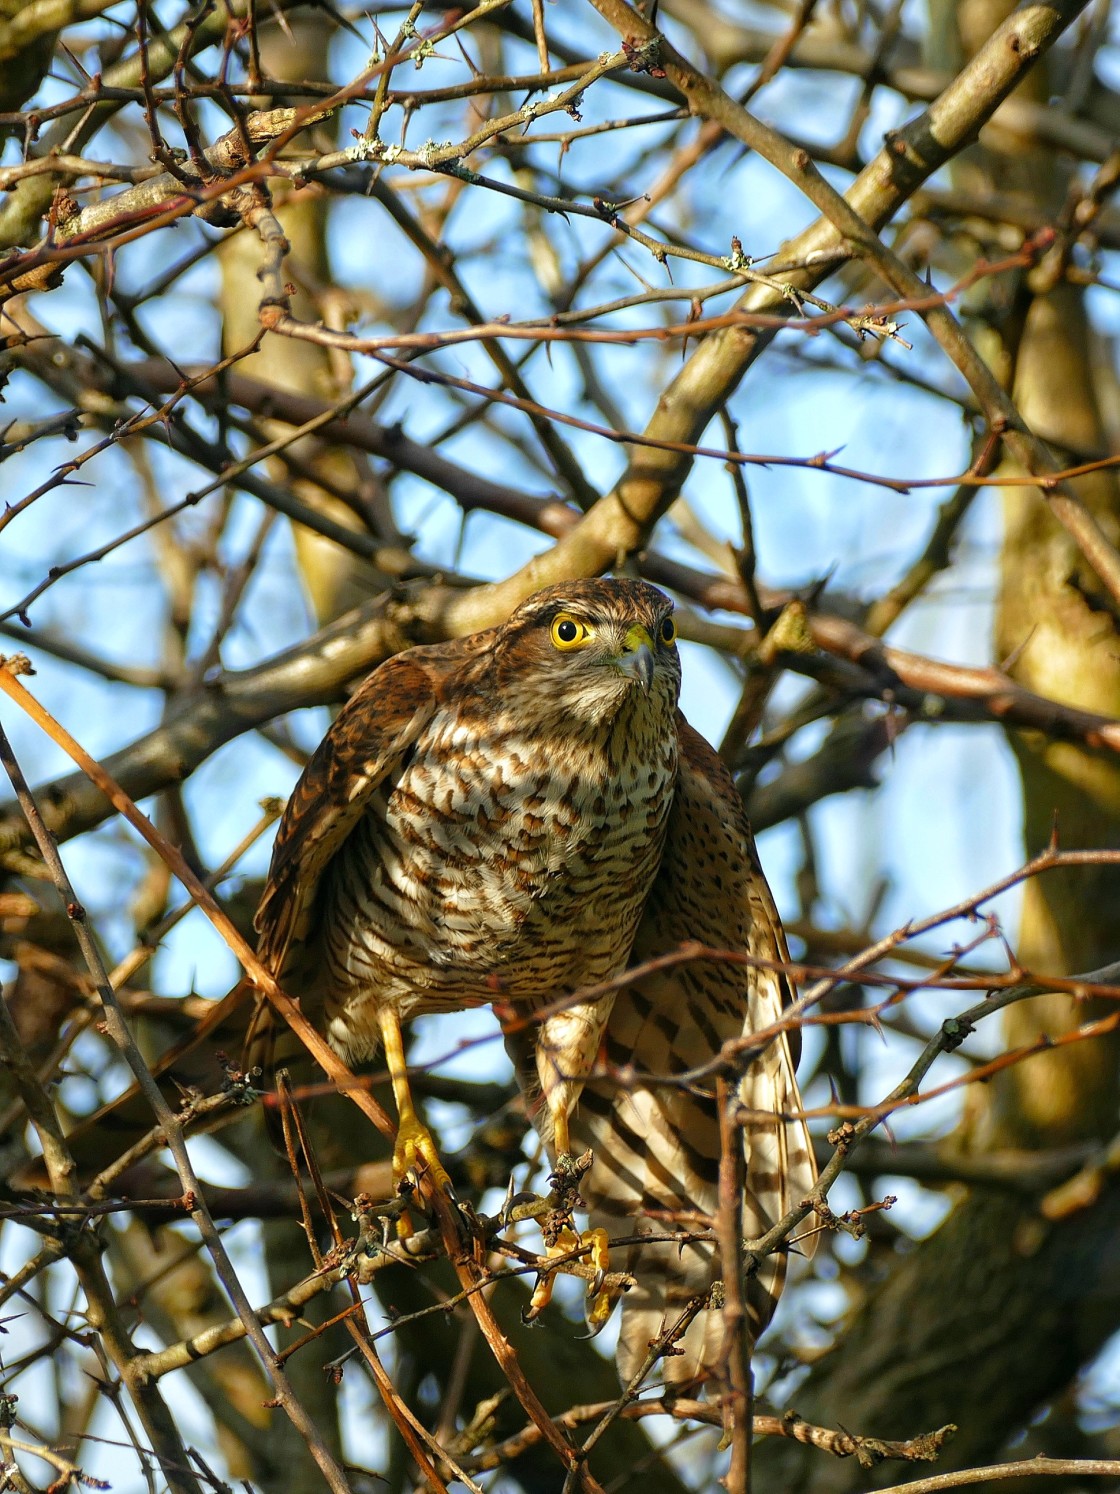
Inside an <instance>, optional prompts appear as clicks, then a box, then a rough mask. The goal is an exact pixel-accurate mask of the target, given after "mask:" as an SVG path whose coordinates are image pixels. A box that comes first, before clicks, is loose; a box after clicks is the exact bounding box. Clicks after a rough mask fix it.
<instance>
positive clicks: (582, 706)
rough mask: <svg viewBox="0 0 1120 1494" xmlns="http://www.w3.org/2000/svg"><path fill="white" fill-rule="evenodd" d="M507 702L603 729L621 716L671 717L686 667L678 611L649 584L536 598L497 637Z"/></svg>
mask: <svg viewBox="0 0 1120 1494" xmlns="http://www.w3.org/2000/svg"><path fill="white" fill-rule="evenodd" d="M498 631H499V639H498V646H497V649H496V650H495V654H496V657H495V666H496V668H497V671H498V673H499V675H500V677H501V685H502V694H503V699H504V700H505V702H506V703H507V704H512V703H513V701H512V698H511V696H512V695H518V696H520V695H521V694H522V692H528V693H529V695H530V696H532V697H533V704H534V705H535V708H536V710H537V711H538V712H539V711H540V710H541V708H542V707H546V708H551V709H550V710H549V714H550V715H551V714H553V713H557V714H559V715H561V716H563V717H566V718H567V719H568V720H570V721H572V723H573V724H575V723H576V722H584V723H586V724H587V725H591V726H594V725H598V724H601V723H605V722H609V721H612V720H613V719H614V718H615V717H616V716H617V715H618V714H619V713H620V712H621V711H623V710H624V709H627V710H628V711H633V712H637V713H638V714H639V715H646V714H649V715H651V716H658V717H662V716H667V715H671V713H672V711H673V709H674V707H675V706H676V703H677V696H678V694H679V693H680V682H681V664H680V656H679V654H678V653H677V644H676V637H677V630H676V625H675V623H674V622H673V604H672V602H671V601H670V600H669V598H668V597H667V596H665V594H664V593H663V592H660V591H658V590H657V588H656V587H655V586H650V585H649V583H648V582H645V581H631V580H629V579H627V578H625V577H619V578H611V579H607V578H603V579H594V580H586V581H566V582H562V583H561V584H560V585H558V586H550V587H547V588H546V589H545V590H544V591H538V592H536V593H535V594H534V595H533V596H531V597H529V598H528V600H526V601H525V602H523V603H522V604H521V606H520V607H518V609H517V611H516V612H514V614H513V615H512V617H510V619H509V621H508V622H507V623H506V624H505V625H504V626H503V627H502V628H500V629H499V630H498Z"/></svg>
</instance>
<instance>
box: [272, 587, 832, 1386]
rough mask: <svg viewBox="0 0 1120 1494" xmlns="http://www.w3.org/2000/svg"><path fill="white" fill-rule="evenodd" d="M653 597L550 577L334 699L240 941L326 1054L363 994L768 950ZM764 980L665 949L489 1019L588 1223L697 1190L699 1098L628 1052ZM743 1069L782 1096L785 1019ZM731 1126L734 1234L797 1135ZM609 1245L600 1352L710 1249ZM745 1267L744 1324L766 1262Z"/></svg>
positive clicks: (790, 1176)
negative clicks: (611, 1292) (647, 974)
mask: <svg viewBox="0 0 1120 1494" xmlns="http://www.w3.org/2000/svg"><path fill="white" fill-rule="evenodd" d="M670 612H671V604H670V603H669V601H668V599H667V598H665V597H664V596H663V595H662V594H661V593H660V592H658V591H657V590H656V589H655V588H653V587H651V586H648V585H646V584H645V583H643V582H637V581H629V580H621V579H620V580H593V581H573V582H569V583H565V584H563V585H561V586H558V587H552V588H549V589H548V590H547V591H544V592H539V593H537V594H536V595H535V596H533V597H530V598H529V599H528V601H527V602H525V603H524V604H523V605H522V606H521V607H520V608H519V609H518V610H517V611H516V612H515V613H514V614H513V616H512V617H511V618H510V619H509V621H508V622H507V623H505V624H503V625H502V626H501V627H498V628H495V629H491V630H489V631H488V632H485V633H480V634H476V635H474V636H473V637H470V638H466V639H461V640H457V641H455V642H453V643H448V644H440V645H436V646H432V647H426V648H417V649H411V650H408V651H407V652H405V653H403V654H400V655H398V656H397V657H396V658H393V659H390V660H389V661H388V662H387V663H385V664H383V665H382V666H381V667H380V668H379V669H377V670H375V671H374V672H373V674H372V675H370V677H369V678H368V679H367V680H366V681H365V683H364V684H363V685H362V687H361V688H360V689H359V690H358V691H357V692H356V694H355V695H354V696H353V698H352V699H351V700H350V702H349V703H348V705H347V706H346V707H345V708H344V710H343V711H342V712H341V713H340V714H339V717H338V719H337V720H336V721H335V723H334V724H333V726H332V727H331V729H330V731H329V732H328V734H327V736H326V738H325V739H324V741H323V743H322V744H321V746H320V747H319V749H318V751H317V752H316V753H315V755H314V757H313V758H312V760H311V762H310V763H309V765H308V767H307V769H306V771H305V772H304V775H303V777H302V778H301V780H300V782H299V784H297V786H296V789H295V791H294V793H293V795H292V798H291V800H290V802H289V805H288V808H287V810H286V812H285V815H284V818H283V820H282V822H281V826H280V830H279V833H278V835H277V840H276V847H275V850H274V853H273V860H272V867H271V872H270V876H269V881H268V884H267V886H266V889H265V893H264V897H263V899H262V902H261V906H260V910H259V912H258V915H257V927H258V930H259V933H260V951H261V955H262V958H263V959H264V961H265V963H266V964H267V965H268V966H269V968H270V969H271V970H273V971H274V972H275V973H276V974H277V976H278V977H279V979H280V981H281V983H282V985H283V986H284V987H285V989H287V990H288V991H289V992H290V994H292V995H294V996H298V997H299V998H300V999H301V1001H302V1003H303V1004H304V1006H305V1009H306V1010H308V1012H309V1014H310V1015H312V1016H313V1018H314V1019H315V1020H316V1021H318V1022H319V1023H320V1024H321V1025H322V1026H323V1027H324V1030H325V1031H326V1033H327V1035H328V1037H329V1040H330V1042H331V1043H332V1046H334V1047H335V1048H336V1049H337V1051H338V1052H339V1053H341V1054H342V1055H343V1056H344V1057H346V1058H348V1059H349V1060H351V1061H358V1060H361V1059H365V1058H368V1057H369V1056H370V1055H371V1054H372V1053H373V1052H374V1051H375V1050H376V1048H377V1046H378V1042H379V1023H380V1021H381V1018H382V1017H383V1015H384V1012H385V1011H386V1009H391V1010H392V1011H393V1012H395V1013H396V1015H397V1016H398V1017H399V1018H400V1019H402V1020H407V1019H408V1018H410V1017H412V1016H415V1015H417V1014H419V1013H421V1012H430V1011H443V1010H454V1009H458V1008H462V1007H465V1006H470V1005H474V1004H477V1003H480V1002H484V1001H492V1000H495V999H501V1000H502V1001H504V1002H508V1003H512V1004H513V1005H514V1006H515V1007H517V1006H524V1007H525V1008H526V1009H528V1010H537V1009H539V1008H540V1007H542V1006H546V1005H551V1004H553V1003H556V1002H558V1001H561V1000H562V998H563V997H564V996H566V995H568V994H569V993H572V992H574V991H578V990H580V989H581V988H583V987H586V986H589V985H592V984H594V983H596V982H599V981H603V980H605V979H608V978H609V977H611V976H612V975H614V974H616V973H618V972H619V971H621V970H622V969H623V968H624V967H625V966H626V964H627V963H628V961H630V960H631V959H634V960H639V959H644V958H647V957H648V956H649V955H651V954H654V953H658V952H660V951H662V950H665V949H668V948H672V947H675V946H676V945H678V944H679V943H680V942H682V940H685V939H700V940H703V941H705V942H708V943H711V944H713V945H717V946H720V947H723V948H731V949H741V950H748V951H750V952H752V953H761V954H764V955H768V956H771V957H774V958H781V957H782V956H783V954H784V946H783V944H782V939H781V929H780V925H779V924H778V921H777V915H776V913H775V911H774V908H773V903H772V901H771V899H770V894H769V891H768V889H767V887H766V883H765V880H764V879H763V877H762V873H761V870H760V869H759V867H758V863H757V859H756V858H755V854H754V847H753V842H752V840H751V836H750V830H749V827H748V826H747V823H746V818H745V815H744V813H743V809H742V804H741V802H740V800H739V797H738V794H737V792H736V790H735V788H734V785H733V783H732V782H731V780H730V778H729V776H728V775H727V773H726V771H725V770H724V769H723V767H722V765H721V764H720V762H719V760H718V758H717V757H716V756H715V754H714V753H713V752H712V750H711V749H710V748H709V747H708V746H707V744H706V743H704V742H703V741H702V739H701V738H699V737H698V736H697V735H696V733H695V732H693V731H692V729H691V728H690V727H689V726H688V725H687V723H686V722H685V721H684V719H683V717H681V716H680V714H679V712H678V711H677V709H676V699H677V694H678V689H679V682H680V663H679V659H678V656H677V651H676V647H675V644H673V643H672V641H667V640H666V639H665V638H663V637H662V634H661V630H662V628H663V626H667V625H666V623H665V620H666V619H667V618H668V616H669V614H670ZM569 615H570V616H571V617H573V618H575V619H578V620H581V624H582V623H586V625H587V627H588V628H589V629H590V630H591V634H592V636H591V639H590V642H589V643H588V644H587V646H586V647H584V646H582V645H581V646H579V647H573V649H571V650H570V651H569V650H568V649H567V648H566V646H565V647H561V646H560V645H558V644H557V642H556V640H555V638H554V637H553V635H552V631H551V630H552V628H553V627H554V625H555V623H556V619H557V618H558V617H561V616H563V617H567V616H569ZM635 630H637V631H635ZM667 631H668V633H670V634H671V632H672V628H671V625H668V626H667ZM642 639H645V640H646V641H647V642H648V643H649V645H650V647H649V648H648V649H647V648H644V647H641V646H640V644H641V640H642ZM635 650H638V652H639V653H644V654H645V655H647V657H646V659H645V662H644V664H643V666H642V668H643V670H644V673H643V672H642V671H639V670H638V669H637V665H635V662H634V660H635V657H636V655H635ZM639 674H641V678H640V679H639ZM643 687H648V688H643ZM785 994H786V992H785V987H784V983H783V981H782V980H781V979H780V978H779V977H777V976H774V975H770V974H767V973H763V972H760V971H754V970H749V969H746V968H744V967H741V966H728V965H717V964H714V963H712V962H708V963H707V964H705V965H690V966H686V967H683V968H678V969H677V970H675V971H672V972H666V973H664V974H663V975H662V976H660V977H658V978H656V979H646V980H643V981H642V982H641V983H640V984H639V985H638V986H636V987H628V988H625V989H623V990H622V991H621V993H619V994H618V995H617V996H616V995H615V993H613V992H612V993H611V994H610V995H608V996H605V997H600V998H598V999H594V1000H585V1001H582V1002H580V1003H578V1004H576V1005H574V1006H569V1007H568V1009H567V1010H565V1011H563V1012H560V1013H556V1014H553V1015H549V1016H546V1017H544V1018H543V1019H541V1020H540V1021H538V1022H536V1023H534V1024H530V1025H529V1026H528V1027H527V1028H526V1029H525V1030H524V1033H525V1035H524V1036H523V1037H522V1038H521V1039H514V1040H513V1042H512V1044H511V1051H513V1052H514V1056H515V1059H516V1060H517V1062H518V1071H519V1079H520V1081H521V1082H522V1084H523V1085H524V1086H525V1087H526V1089H527V1090H528V1091H530V1098H531V1107H530V1108H531V1110H532V1112H533V1115H534V1121H535V1123H536V1124H537V1125H538V1129H540V1130H541V1132H542V1135H543V1136H544V1138H545V1140H546V1142H548V1143H549V1145H550V1147H551V1146H552V1144H553V1140H554V1131H555V1130H557V1129H560V1128H562V1127H563V1126H564V1125H566V1124H567V1122H568V1118H569V1117H570V1118H571V1125H572V1127H573V1130H572V1141H573V1149H576V1150H580V1149H582V1148H583V1147H585V1146H587V1145H590V1146H591V1147H592V1148H593V1150H594V1152H595V1161H594V1165H593V1168H592V1171H591V1173H590V1175H589V1177H588V1179H587V1180H586V1181H585V1183H584V1185H583V1192H584V1194H585V1196H586V1198H587V1200H588V1202H589V1203H590V1204H591V1205H592V1208H593V1211H594V1213H595V1214H596V1215H597V1216H599V1218H598V1220H597V1222H601V1223H603V1224H605V1225H606V1226H607V1227H608V1229H609V1230H610V1231H611V1233H613V1234H620V1235H628V1234H633V1233H635V1229H636V1228H637V1230H639V1231H643V1230H648V1229H649V1228H651V1227H656V1228H659V1229H663V1228H664V1227H665V1224H666V1219H667V1218H668V1217H670V1216H672V1215H674V1214H677V1215H679V1214H680V1213H681V1211H685V1212H688V1211H691V1212H692V1213H696V1212H699V1213H700V1214H710V1213H711V1212H712V1211H713V1209H714V1198H715V1195H714V1181H713V1180H714V1177H715V1170H716V1167H717V1165H718V1155H719V1147H718V1128H717V1127H716V1125H715V1110H714V1103H713V1102H711V1101H710V1100H706V1099H705V1098H704V1096H703V1094H702V1093H697V1092H696V1091H695V1088H693V1089H692V1090H684V1089H679V1088H673V1087H671V1086H664V1085H658V1084H657V1083H655V1082H652V1080H651V1078H650V1076H654V1077H656V1076H658V1075H672V1074H674V1073H678V1072H680V1071H681V1070H682V1069H686V1068H692V1067H696V1066H699V1065H701V1064H703V1063H704V1062H705V1061H706V1060H707V1059H710V1058H711V1057H712V1055H713V1054H714V1053H715V1052H717V1051H718V1049H719V1047H720V1045H721V1044H722V1043H723V1042H724V1041H725V1040H726V1039H727V1037H729V1036H738V1035H739V1034H741V1033H742V1032H743V1031H744V1030H746V1031H751V1030H756V1029H758V1028H760V1027H764V1026H769V1025H770V1024H771V1023H772V1022H773V1021H774V1020H775V1018H776V1017H777V1016H778V1015H779V1014H780V1011H781V1007H782V1004H783V1001H784V999H785ZM604 1035H605V1036H604ZM601 1051H602V1052H604V1053H605V1056H606V1058H607V1060H608V1064H609V1065H612V1066H623V1065H629V1066H630V1068H631V1074H632V1082H631V1084H630V1085H628V1086H627V1088H626V1089H625V1090H620V1088H619V1087H618V1085H617V1084H614V1083H613V1082H612V1081H611V1080H610V1078H609V1077H597V1078H592V1079H591V1081H590V1083H587V1080H588V1076H589V1075H590V1074H591V1073H592V1070H593V1069H594V1067H595V1064H596V1060H597V1058H598V1057H599V1056H600V1053H601ZM581 1092H582V1096H583V1098H582V1102H581V1100H580V1096H581ZM742 1092H743V1098H744V1102H745V1103H748V1104H750V1105H751V1106H752V1107H753V1108H755V1109H758V1110H759V1111H765V1113H766V1114H768V1115H773V1114H775V1113H780V1112H782V1111H789V1110H795V1109H797V1108H798V1106H799V1104H800V1102H799V1099H798V1096H797V1086H796V1081H795V1079H794V1076H793V1063H792V1059H791V1055H790V1050H789V1046H788V1043H787V1041H786V1039H785V1037H780V1038H778V1039H777V1040H776V1041H775V1042H774V1043H772V1044H770V1045H769V1047H768V1048H767V1050H766V1052H765V1053H764V1054H763V1055H762V1056H761V1057H760V1058H759V1060H757V1061H756V1063H755V1064H754V1065H753V1066H752V1069H751V1071H750V1072H749V1073H748V1075H747V1077H746V1079H745V1080H744V1083H743V1090H742ZM542 1095H543V1101H544V1103H543V1104H542V1103H540V1099H541V1097H542ZM561 1134H562V1132H561ZM747 1153H748V1167H747V1183H748V1191H749V1195H750V1196H749V1197H748V1199H747V1200H746V1202H745V1207H744V1228H745V1229H746V1231H747V1233H748V1234H756V1233H759V1232H760V1231H761V1229H762V1228H763V1227H764V1226H765V1223H766V1222H768V1221H769V1220H770V1219H772V1218H774V1217H777V1216H778V1215H779V1214H780V1213H781V1212H783V1211H784V1208H785V1207H786V1206H787V1204H788V1200H789V1199H790V1198H792V1197H796V1196H800V1193H802V1192H804V1191H805V1188H806V1187H807V1186H808V1185H809V1182H811V1179H812V1162H811V1154H810V1153H809V1152H808V1144H807V1139H806V1137H805V1133H804V1127H803V1125H801V1124H799V1123H795V1124H793V1125H788V1126H787V1125H785V1124H783V1123H777V1124H769V1125H761V1126H760V1127H758V1128H755V1129H754V1130H753V1131H751V1132H748V1133H747ZM799 1190H800V1191H799ZM631 1257H632V1258H631V1259H630V1260H629V1262H628V1263H627V1269H633V1270H635V1273H636V1275H637V1276H638V1281H639V1285H638V1287H637V1288H636V1289H635V1290H634V1291H633V1292H632V1293H630V1295H629V1297H628V1299H627V1303H626V1307H625V1309H624V1315H623V1326H622V1342H621V1346H620V1351H619V1361H620V1367H621V1368H622V1370H623V1373H624V1374H625V1373H627V1372H628V1371H629V1369H630V1368H632V1367H633V1366H634V1365H635V1363H636V1362H640V1359H641V1357H642V1355H643V1354H644V1350H645V1341H646V1340H648V1338H649V1337H650V1335H651V1334H653V1333H655V1332H656V1331H658V1328H659V1326H660V1323H661V1320H662V1317H663V1316H664V1313H665V1312H666V1310H670V1311H671V1310H672V1308H673V1303H674V1301H675V1300H676V1298H677V1297H679V1295H680V1294H681V1293H682V1292H683V1293H684V1294H685V1296H688V1295H690V1294H691V1293H692V1292H695V1291H704V1290H706V1289H707V1287H708V1286H709V1285H710V1282H711V1280H712V1276H713V1260H712V1253H711V1250H710V1249H709V1248H707V1247H701V1246H690V1247H687V1248H686V1249H685V1251H684V1252H683V1253H678V1251H677V1249H676V1247H675V1246H672V1247H665V1246H647V1247H643V1248H642V1250H641V1252H640V1253H639V1254H637V1255H635V1253H634V1252H631ZM779 1259H780V1258H778V1257H775V1258H774V1260H775V1261H778V1260H779ZM758 1283H759V1284H758V1286H757V1287H756V1288H755V1289H754V1299H753V1300H754V1302H755V1310H756V1323H757V1324H761V1322H762V1321H763V1320H764V1319H765V1318H766V1317H768V1315H769V1313H768V1310H767V1304H768V1303H772V1299H773V1298H774V1297H776V1295H777V1292H778V1290H779V1289H780V1285H781V1268H780V1267H779V1266H778V1265H775V1266H774V1267H773V1268H772V1269H770V1270H769V1271H768V1273H767V1274H766V1275H764V1276H762V1277H760V1278H758ZM718 1347H719V1327H718V1315H716V1314H704V1315H702V1317H701V1319H700V1320H698V1322H697V1324H696V1325H694V1328H693V1330H692V1331H691V1332H690V1335H689V1338H688V1340H687V1341H686V1344H685V1348H686V1353H685V1354H684V1355H683V1356H681V1357H679V1358H674V1359H671V1360H669V1361H668V1362H667V1369H666V1373H667V1375H670V1376H671V1377H672V1378H673V1379H675V1380H686V1379H693V1378H695V1377H697V1376H700V1375H703V1374H705V1373H706V1372H708V1371H710V1370H711V1369H712V1368H713V1366H714V1365H715V1363H716V1361H717V1359H718Z"/></svg>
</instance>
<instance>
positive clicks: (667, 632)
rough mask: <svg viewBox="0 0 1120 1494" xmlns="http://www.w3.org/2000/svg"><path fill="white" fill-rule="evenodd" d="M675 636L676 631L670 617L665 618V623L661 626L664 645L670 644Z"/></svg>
mask: <svg viewBox="0 0 1120 1494" xmlns="http://www.w3.org/2000/svg"><path fill="white" fill-rule="evenodd" d="M676 636H677V630H676V627H675V626H674V624H673V619H672V618H671V617H667V618H666V619H665V621H664V622H663V623H662V624H661V637H662V638H663V639H664V641H665V642H666V643H672V641H673V639H674V638H675V637H676Z"/></svg>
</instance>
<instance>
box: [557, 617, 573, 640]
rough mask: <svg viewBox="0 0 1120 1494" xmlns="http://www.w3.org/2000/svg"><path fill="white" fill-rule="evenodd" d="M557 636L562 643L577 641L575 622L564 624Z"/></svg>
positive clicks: (559, 628)
mask: <svg viewBox="0 0 1120 1494" xmlns="http://www.w3.org/2000/svg"><path fill="white" fill-rule="evenodd" d="M556 636H557V637H558V638H559V639H560V641H561V643H574V642H575V641H576V625H575V623H574V622H562V623H561V624H560V626H559V627H558V628H557V629H556Z"/></svg>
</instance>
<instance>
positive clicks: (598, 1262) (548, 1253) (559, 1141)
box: [525, 1109, 614, 1338]
mask: <svg viewBox="0 0 1120 1494" xmlns="http://www.w3.org/2000/svg"><path fill="white" fill-rule="evenodd" d="M552 1137H553V1145H554V1146H555V1148H556V1157H557V1169H558V1170H559V1169H560V1168H561V1167H563V1166H564V1162H565V1161H566V1162H567V1163H568V1165H569V1166H570V1164H571V1138H570V1134H569V1130H568V1113H567V1110H566V1109H565V1110H560V1109H556V1110H553V1112H552ZM581 1245H590V1247H591V1254H590V1257H589V1260H590V1264H591V1265H593V1266H594V1267H595V1277H594V1279H593V1280H592V1281H591V1282H590V1283H589V1284H588V1288H587V1295H588V1297H589V1298H590V1299H591V1300H590V1301H589V1303H588V1308H587V1323H588V1327H589V1328H590V1329H591V1336H592V1338H594V1336H595V1334H596V1333H598V1332H599V1330H600V1329H601V1328H602V1327H603V1325H604V1324H605V1323H606V1321H607V1319H608V1318H609V1317H610V1315H611V1309H612V1307H613V1306H614V1302H613V1299H612V1298H611V1295H610V1293H609V1292H608V1291H607V1290H606V1289H605V1288H604V1287H603V1286H602V1284H601V1283H602V1279H603V1277H604V1276H605V1275H606V1273H607V1271H608V1270H609V1269H610V1263H611V1253H610V1242H609V1237H608V1235H607V1232H606V1230H605V1229H588V1230H584V1232H583V1233H582V1234H577V1233H576V1231H575V1230H574V1229H570V1228H568V1227H567V1226H566V1225H565V1226H564V1227H563V1228H562V1229H561V1230H560V1231H559V1233H558V1234H557V1235H556V1236H555V1238H554V1239H553V1240H552V1241H551V1242H549V1241H547V1240H546V1242H545V1258H546V1259H547V1260H555V1259H556V1257H557V1256H561V1255H567V1254H568V1253H569V1252H570V1251H573V1250H578V1249H579V1248H580V1246H581ZM555 1275H556V1273H555V1272H554V1271H550V1272H549V1273H548V1275H547V1276H542V1277H540V1279H539V1280H538V1282H537V1284H536V1286H535V1287H534V1289H533V1295H532V1298H531V1299H530V1302H529V1306H528V1308H527V1309H526V1311H525V1321H526V1322H527V1323H531V1322H532V1321H533V1320H534V1318H537V1317H539V1316H540V1314H541V1313H542V1312H543V1311H544V1309H545V1308H546V1307H547V1306H548V1304H549V1302H551V1300H552V1283H553V1280H554V1278H555Z"/></svg>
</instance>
